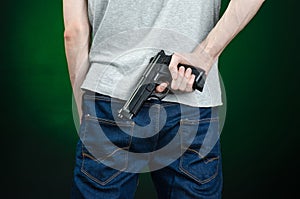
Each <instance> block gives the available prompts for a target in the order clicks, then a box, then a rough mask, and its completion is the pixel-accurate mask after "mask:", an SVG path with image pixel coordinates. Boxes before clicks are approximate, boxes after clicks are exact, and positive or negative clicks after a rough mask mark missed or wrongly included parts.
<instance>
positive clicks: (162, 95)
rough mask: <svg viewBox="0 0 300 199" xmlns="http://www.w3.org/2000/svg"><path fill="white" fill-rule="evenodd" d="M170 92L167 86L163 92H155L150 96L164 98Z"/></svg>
mask: <svg viewBox="0 0 300 199" xmlns="http://www.w3.org/2000/svg"><path fill="white" fill-rule="evenodd" d="M169 92H170V89H169V88H166V89H165V90H164V91H163V92H161V93H157V92H155V93H154V94H153V95H151V97H154V98H157V99H159V100H162V99H163V98H165V97H166V96H167V95H168V94H169Z"/></svg>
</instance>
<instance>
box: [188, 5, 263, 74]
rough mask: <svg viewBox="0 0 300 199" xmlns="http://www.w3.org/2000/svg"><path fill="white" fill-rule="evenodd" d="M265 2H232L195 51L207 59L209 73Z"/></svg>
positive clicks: (205, 67) (206, 64)
mask: <svg viewBox="0 0 300 199" xmlns="http://www.w3.org/2000/svg"><path fill="white" fill-rule="evenodd" d="M263 2H264V0H231V1H230V3H229V5H228V7H227V9H226V11H225V12H224V14H223V16H222V17H221V19H220V20H219V21H218V23H217V24H216V26H215V27H214V28H213V29H212V30H211V32H210V33H209V34H208V36H207V37H206V39H205V40H204V41H203V42H202V43H201V44H200V45H199V46H197V48H196V49H195V50H194V52H195V53H196V54H197V55H198V56H200V57H202V59H205V61H204V63H205V65H204V66H202V67H203V68H204V69H206V70H207V71H209V70H210V68H211V66H212V64H213V63H214V62H215V61H216V59H217V58H218V57H219V55H220V54H221V53H222V51H223V50H224V48H225V47H226V46H227V45H228V44H229V43H230V41H231V40H232V39H233V38H234V37H235V36H236V35H237V34H238V33H239V32H240V31H241V30H242V29H243V28H244V27H245V26H246V25H247V24H248V23H249V21H250V20H251V19H252V18H253V17H254V15H255V14H256V13H257V11H258V10H259V8H260V7H261V5H262V3H263Z"/></svg>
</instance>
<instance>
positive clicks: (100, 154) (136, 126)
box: [71, 92, 222, 199]
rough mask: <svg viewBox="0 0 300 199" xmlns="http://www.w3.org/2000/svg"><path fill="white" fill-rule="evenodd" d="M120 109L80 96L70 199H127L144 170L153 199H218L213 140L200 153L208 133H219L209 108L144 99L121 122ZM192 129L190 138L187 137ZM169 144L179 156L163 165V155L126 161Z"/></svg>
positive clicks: (102, 100)
mask: <svg viewBox="0 0 300 199" xmlns="http://www.w3.org/2000/svg"><path fill="white" fill-rule="evenodd" d="M123 104H124V101H119V100H115V99H111V98H110V97H108V96H104V95H101V94H97V93H93V92H86V93H85V94H84V99H83V118H82V124H81V127H80V132H79V136H80V140H79V142H78V145H77V149H76V164H75V169H74V182H73V188H72V195H71V197H72V198H87V199H93V198H97V199H102V198H103V199H117V198H119V199H127V198H128V199H133V198H134V194H135V191H136V188H137V185H138V173H139V172H138V171H142V170H143V169H145V168H148V169H150V172H151V176H152V180H153V183H154V185H155V188H156V191H157V197H158V198H159V199H167V198H168V199H176V198H180V199H185V198H187V199H189V198H191V199H192V198H193V199H194V198H201V199H217V198H221V192H222V164H221V154H220V143H219V140H217V141H216V143H215V144H214V145H213V146H212V148H211V149H209V153H208V154H201V153H200V152H201V151H200V148H201V147H202V146H203V141H204V138H205V136H206V134H207V132H208V130H209V129H210V131H211V130H212V131H214V133H215V134H219V132H218V131H219V129H218V125H219V123H218V115H217V111H215V110H214V109H215V108H195V107H189V106H185V105H180V104H178V103H170V102H161V101H158V100H149V101H147V102H146V103H145V105H144V106H143V108H142V109H141V110H140V112H139V113H138V115H137V116H136V117H134V119H133V120H122V119H118V118H117V117H116V114H117V112H118V110H119V109H120V108H121V107H122V106H123ZM149 112H150V113H149ZM193 129H196V132H195V136H190V134H192V133H191V132H192V131H193ZM100 131H101V132H104V137H101V136H99V134H100V133H99V132H100ZM153 132H155V133H153ZM176 135H179V136H176ZM189 136H190V138H189V139H185V137H189ZM174 139H175V142H174ZM177 139H178V140H177ZM187 140H189V141H187ZM170 143H174V144H173V145H172V147H173V148H172V150H173V151H175V152H177V151H178V152H181V153H180V154H182V155H181V156H179V157H178V158H176V159H174V160H172V161H171V162H170V163H169V164H167V165H164V164H165V163H166V162H164V160H167V159H168V152H167V153H166V154H162V155H163V156H162V157H158V156H157V155H155V156H151V155H149V156H147V158H145V159H142V160H134V159H132V158H130V155H129V154H130V153H133V154H138V153H145V154H151V152H153V151H157V150H160V149H164V147H165V146H166V145H168V144H170ZM174 157H175V156H174ZM160 164H161V165H162V166H161V168H159V169H155V166H157V165H159V166H160ZM130 171H134V172H130Z"/></svg>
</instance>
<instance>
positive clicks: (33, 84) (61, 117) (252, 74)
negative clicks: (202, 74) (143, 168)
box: [0, 0, 300, 199]
mask: <svg viewBox="0 0 300 199" xmlns="http://www.w3.org/2000/svg"><path fill="white" fill-rule="evenodd" d="M227 3H228V0H226V1H223V8H222V10H223V11H224V8H225V6H226V5H227ZM297 4H298V3H297V1H288V0H287V1H276V2H275V1H271V0H268V1H267V2H266V3H265V4H264V6H263V8H262V9H261V10H260V12H259V13H258V15H257V16H256V17H255V19H254V20H253V21H251V23H250V24H249V25H248V26H247V27H246V29H245V30H243V31H242V32H241V33H240V34H239V35H238V37H237V38H235V39H234V41H233V42H232V43H231V44H230V45H229V46H228V48H226V50H225V51H224V53H223V54H222V56H221V59H220V71H221V75H222V78H223V80H224V83H225V87H226V93H227V118H226V123H225V127H224V129H223V132H222V136H221V141H222V146H223V147H222V151H223V163H224V164H223V170H224V198H225V199H234V198H242V199H244V198H294V197H292V196H296V193H297V185H296V182H295V180H296V179H297V178H296V174H297V169H298V167H299V165H298V159H299V157H298V152H299V151H298V145H299V144H298V142H299V135H298V133H299V128H298V126H299V122H298V118H299V117H298V113H299V100H300V99H299V94H298V93H299V78H300V77H299V75H298V72H299V64H298V53H299V51H297V50H298V43H297V42H298V38H297V37H296V36H298V30H297V26H298V25H299V22H298V21H297V20H296V18H297V15H296V13H297V8H298V5H297ZM1 8H2V10H3V11H1V24H2V25H1V41H2V42H1V43H2V45H1V67H0V74H1V78H0V83H1V84H0V85H1V98H0V100H1V101H0V102H1V103H0V104H1V105H0V106H1V120H0V121H1V135H2V136H1V137H2V138H1V152H2V153H1V182H2V183H3V184H4V185H2V186H1V189H2V191H1V194H4V193H7V194H9V198H43V199H44V198H68V197H69V192H70V186H71V180H72V169H73V164H74V151H75V145H76V142H77V139H78V137H77V133H76V129H75V127H74V123H73V118H72V109H71V95H72V93H71V87H70V83H69V77H68V73H67V66H66V60H65V55H64V46H63V30H64V28H63V18H62V2H61V1H45V0H31V1H21V2H15V1H12V2H6V3H5V4H2V6H1ZM298 195H299V194H298ZM137 198H144V199H147V198H154V190H153V185H152V184H151V181H150V178H149V176H148V175H147V174H143V175H142V177H141V181H140V186H139V188H138V193H137Z"/></svg>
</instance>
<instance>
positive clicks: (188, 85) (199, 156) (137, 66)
mask: <svg viewBox="0 0 300 199" xmlns="http://www.w3.org/2000/svg"><path fill="white" fill-rule="evenodd" d="M263 1H264V0H247V1H246V0H231V1H230V3H229V5H228V7H227V9H226V11H225V13H224V15H223V16H222V17H221V18H220V20H219V18H218V14H219V8H220V0H211V1H207V0H205V1H204V0H200V1H199V0H159V1H143V0H127V1H117V0H110V1H109V0H64V1H63V5H64V23H65V34H64V37H65V49H66V56H67V61H68V68H69V74H70V79H71V85H72V88H73V93H74V96H75V101H76V104H77V109H78V113H79V117H80V118H81V128H80V133H79V135H80V138H81V140H80V141H79V143H78V147H77V156H76V166H75V171H74V187H73V190H72V197H73V198H122V199H123V198H133V197H134V192H135V190H136V187H137V183H138V173H139V172H142V170H143V169H144V167H148V169H150V171H151V176H152V179H153V182H154V184H155V187H156V190H157V195H158V198H221V191H222V169H221V155H220V146H219V140H215V141H211V140H212V137H214V136H211V135H209V136H208V134H209V133H210V132H212V135H219V132H218V128H217V126H218V119H217V118H218V116H217V114H216V112H217V111H215V110H216V107H217V106H220V105H221V104H222V100H221V91H220V84H219V79H218V69H217V59H218V57H219V55H220V54H221V52H222V51H223V50H224V48H225V47H226V46H227V45H228V43H229V42H230V41H231V40H232V39H233V38H234V37H235V36H236V35H237V34H238V33H239V32H240V31H241V30H242V29H243V28H244V27H245V26H246V24H247V23H248V22H249V21H250V20H251V19H252V17H253V16H254V15H255V14H256V12H257V11H258V10H259V8H260V6H261V5H262V3H263ZM90 33H91V34H90ZM159 49H164V50H166V51H167V52H168V53H170V54H172V53H174V54H173V55H172V59H171V62H170V64H169V70H170V73H171V75H172V82H163V83H161V84H160V85H159V86H157V88H156V92H157V93H159V92H163V91H164V90H165V89H166V87H168V88H170V89H171V90H173V91H174V93H175V94H170V95H168V96H167V97H166V98H165V99H164V100H163V101H157V100H149V101H148V102H147V103H145V105H144V106H143V107H142V109H141V110H140V112H139V113H138V114H137V116H136V117H135V118H134V119H133V120H132V121H128V120H124V121H122V120H119V119H118V118H117V117H115V115H116V113H117V110H119V108H120V107H121V106H122V104H123V103H124V100H127V99H128V97H129V96H130V93H131V92H132V91H133V89H134V86H135V85H136V83H137V82H138V80H139V78H140V76H141V74H142V72H143V71H144V69H145V67H146V65H147V63H148V62H149V59H150V58H151V57H153V56H154V55H155V54H156V53H157V52H158V50H159ZM180 64H188V65H192V66H195V67H196V68H199V69H200V68H201V69H203V70H204V71H205V73H206V75H207V80H206V82H205V86H204V90H203V92H199V91H194V90H193V88H192V85H193V83H194V81H195V76H194V75H193V74H192V71H191V69H185V68H184V67H179V68H178V66H180ZM83 94H84V97H83V98H82V95H83ZM82 99H83V102H82ZM82 108H83V109H82ZM162 109H163V110H164V111H163V110H162ZM162 121H163V122H162ZM153 132H154V133H153ZM194 132H195V133H194ZM178 134H180V135H179V136H177V135H178ZM103 135H105V136H103ZM206 138H207V139H206ZM174 140H175V141H174ZM207 140H209V141H208V142H209V143H210V144H208V145H207V146H206V145H205V143H206V141H207ZM169 143H172V146H171V149H169V150H166V151H164V149H165V148H167V147H166V146H169ZM156 151H159V152H160V153H159V154H158V155H157V154H156V155H153V154H154V153H155V152H156ZM161 151H164V152H161ZM203 151H204V152H203ZM137 154H139V155H140V154H142V155H145V156H141V157H142V158H140V156H138V155H137ZM151 154H152V155H151ZM132 162H134V163H132Z"/></svg>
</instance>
